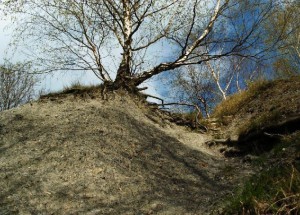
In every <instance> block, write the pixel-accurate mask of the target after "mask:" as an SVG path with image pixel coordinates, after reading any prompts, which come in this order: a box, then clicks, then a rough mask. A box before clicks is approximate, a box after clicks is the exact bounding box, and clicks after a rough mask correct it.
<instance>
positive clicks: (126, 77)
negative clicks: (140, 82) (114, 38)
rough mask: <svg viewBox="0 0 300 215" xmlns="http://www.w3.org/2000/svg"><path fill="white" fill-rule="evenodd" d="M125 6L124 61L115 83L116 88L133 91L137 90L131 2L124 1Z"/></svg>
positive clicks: (123, 21) (128, 0) (123, 22)
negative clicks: (133, 63)
mask: <svg viewBox="0 0 300 215" xmlns="http://www.w3.org/2000/svg"><path fill="white" fill-rule="evenodd" d="M122 4H123V17H124V18H123V20H122V24H123V30H124V33H123V41H124V43H123V53H122V55H123V56H122V61H121V64H120V66H119V69H118V72H117V77H116V80H115V81H114V87H115V88H125V89H127V90H133V88H135V86H134V84H133V81H132V74H131V64H132V62H131V61H132V47H131V44H132V20H131V18H132V17H131V8H130V0H122Z"/></svg>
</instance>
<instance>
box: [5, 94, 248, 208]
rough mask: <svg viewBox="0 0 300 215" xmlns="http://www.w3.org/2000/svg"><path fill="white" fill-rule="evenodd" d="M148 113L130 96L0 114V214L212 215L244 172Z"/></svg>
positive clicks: (52, 102) (47, 102)
mask: <svg viewBox="0 0 300 215" xmlns="http://www.w3.org/2000/svg"><path fill="white" fill-rule="evenodd" d="M149 114H151V110H150V109H147V108H146V107H145V106H144V105H143V104H141V103H139V102H138V101H134V99H133V98H131V97H128V96H126V95H111V98H110V99H109V100H108V101H102V100H100V99H92V98H85V99H81V98H78V97H74V96H72V95H71V94H70V95H69V97H68V96H64V98H63V99H60V98H57V99H46V98H44V99H43V100H41V101H38V102H35V103H33V104H27V105H25V106H22V107H19V108H16V109H13V110H9V111H4V112H1V113H0V186H1V189H0V214H204V213H205V212H211V211H212V210H213V208H214V207H215V206H214V205H215V204H217V203H218V201H220V200H221V199H222V197H223V196H224V195H225V194H226V193H228V192H230V191H231V190H232V188H233V187H234V185H235V184H236V183H237V180H238V178H240V175H239V174H242V172H243V171H244V172H243V176H245V171H246V172H247V170H246V169H243V171H242V169H240V170H239V171H238V172H239V174H237V173H236V172H235V171H231V170H234V169H235V168H241V167H238V166H237V165H235V166H234V167H232V166H231V165H229V164H230V161H225V160H224V159H223V158H221V157H219V156H218V155H214V152H212V151H210V150H209V149H207V148H205V146H204V142H206V141H207V139H209V138H210V137H209V136H205V135H200V134H196V133H191V132H190V131H188V130H186V129H184V128H182V127H178V126H176V125H173V124H172V123H167V122H165V121H163V118H160V117H159V116H156V115H155V114H152V116H154V118H155V119H156V120H153V117H152V119H149V118H148V117H147V115H149ZM229 166H230V167H229ZM229 179H230V181H228V180H229Z"/></svg>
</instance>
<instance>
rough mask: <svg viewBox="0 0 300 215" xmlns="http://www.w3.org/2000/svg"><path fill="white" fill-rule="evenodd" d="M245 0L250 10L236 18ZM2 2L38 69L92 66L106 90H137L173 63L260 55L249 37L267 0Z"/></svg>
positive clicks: (253, 38)
mask: <svg viewBox="0 0 300 215" xmlns="http://www.w3.org/2000/svg"><path fill="white" fill-rule="evenodd" d="M245 2H247V3H245ZM244 4H249V6H251V7H253V8H254V9H253V13H252V14H251V16H250V15H245V14H243V20H242V21H241V22H235V21H234V20H236V17H239V16H241V13H242V11H241V10H240V9H239V8H241V5H244ZM2 5H3V6H4V9H3V11H4V12H5V13H7V14H9V15H10V16H13V17H14V21H15V23H16V24H17V25H16V26H17V27H16V29H15V31H14V32H15V35H14V38H15V41H14V43H16V44H18V47H20V44H21V43H20V42H22V44H23V46H24V47H26V45H27V48H28V49H24V47H23V51H24V50H26V53H27V56H28V58H29V57H31V58H32V60H34V63H35V65H36V67H38V70H39V71H41V72H52V71H57V70H71V71H72V70H84V71H93V73H94V74H95V75H96V76H97V78H99V79H100V80H101V81H102V82H103V83H104V85H105V86H107V87H108V88H110V89H112V90H114V89H119V88H124V89H127V90H130V91H136V90H137V87H138V86H139V85H140V84H142V83H143V82H145V81H146V80H148V79H150V78H151V77H153V76H156V75H158V74H161V73H163V72H166V71H172V70H174V69H176V68H179V67H183V66H187V65H196V64H202V63H205V62H209V61H211V60H214V59H218V58H221V57H224V56H231V55H239V56H245V57H250V58H260V57H262V56H261V53H262V52H263V51H262V50H259V52H257V50H255V49H254V48H253V44H254V43H255V42H256V41H257V40H258V37H259V35H260V33H261V32H260V28H259V27H260V25H261V24H262V23H263V22H264V20H265V19H266V17H267V16H268V14H269V13H270V11H271V10H272V8H273V6H274V1H273V0H268V1H267V0H266V1H260V0H245V1H239V0H102V1H99V0H74V1H69V0H49V1H44V0H14V1H12V0H5V1H3V3H2ZM162 44H165V45H164V46H162ZM161 47H167V48H168V49H169V50H168V52H169V57H168V58H165V59H163V58H160V57H159V54H160V53H161V52H164V51H166V50H160V48H161ZM219 47H226V48H222V50H220V48H219ZM152 57H153V58H152ZM114 64H115V66H112V65H114Z"/></svg>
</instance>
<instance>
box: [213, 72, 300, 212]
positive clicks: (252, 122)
mask: <svg viewBox="0 0 300 215" xmlns="http://www.w3.org/2000/svg"><path fill="white" fill-rule="evenodd" d="M299 86H300V77H294V78H292V79H289V80H276V81H266V82H259V83H254V84H252V85H251V86H250V88H249V90H247V91H243V92H241V93H239V94H237V95H234V96H232V97H231V98H230V99H229V100H228V101H225V102H223V103H222V104H220V105H219V106H218V107H217V109H216V111H215V116H216V117H220V118H221V119H222V118H223V117H226V116H228V115H231V116H232V118H233V120H232V121H231V122H229V124H228V125H227V127H225V128H223V129H224V130H225V132H229V131H234V130H235V131H236V132H237V133H238V134H239V138H238V139H237V140H235V141H231V140H229V141H227V142H226V144H229V145H230V146H232V147H234V148H236V149H237V150H239V152H240V153H239V154H237V153H236V154H235V156H236V155H243V156H244V155H247V154H254V155H257V157H247V156H246V157H244V158H243V159H244V161H247V160H248V161H249V158H250V162H251V165H252V166H253V168H256V169H257V170H258V173H257V174H256V175H254V176H252V178H251V179H250V180H249V181H247V182H246V183H245V184H244V185H242V186H241V187H240V188H238V189H237V190H236V192H235V193H234V194H233V195H232V197H231V198H229V199H228V200H227V203H226V207H225V209H224V211H223V214H298V213H300V203H299V202H300V127H299V119H300V93H299V90H300V89H299ZM221 121H222V120H221ZM226 129H227V130H226ZM241 152H242V153H241ZM228 154H230V153H228ZM232 155H233V154H232Z"/></svg>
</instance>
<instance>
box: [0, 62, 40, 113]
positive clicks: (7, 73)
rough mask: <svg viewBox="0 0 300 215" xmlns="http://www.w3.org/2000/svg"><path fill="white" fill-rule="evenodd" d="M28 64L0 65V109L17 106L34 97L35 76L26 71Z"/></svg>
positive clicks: (28, 67)
mask: <svg viewBox="0 0 300 215" xmlns="http://www.w3.org/2000/svg"><path fill="white" fill-rule="evenodd" d="M29 69H30V65H28V64H20V63H18V64H11V63H6V64H4V65H0V111H3V110H8V109H11V108H14V107H17V106H19V105H21V104H24V103H27V102H29V101H30V100H31V99H32V98H33V97H34V86H35V84H36V83H37V80H36V78H35V77H34V76H33V75H32V74H30V73H28V71H29Z"/></svg>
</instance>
